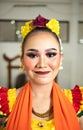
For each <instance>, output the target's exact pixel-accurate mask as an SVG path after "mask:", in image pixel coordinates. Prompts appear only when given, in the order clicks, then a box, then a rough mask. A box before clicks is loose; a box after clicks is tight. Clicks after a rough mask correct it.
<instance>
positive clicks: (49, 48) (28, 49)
mask: <svg viewBox="0 0 83 130" xmlns="http://www.w3.org/2000/svg"><path fill="white" fill-rule="evenodd" d="M51 50H56V51H57V49H56V48H49V49H46V50H45V51H51ZM27 51H35V52H39V51H38V50H37V49H28V50H27Z"/></svg>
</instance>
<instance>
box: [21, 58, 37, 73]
mask: <svg viewBox="0 0 83 130" xmlns="http://www.w3.org/2000/svg"><path fill="white" fill-rule="evenodd" d="M23 61H24V67H25V69H26V70H28V71H29V70H33V69H34V67H35V63H34V60H32V59H30V58H27V59H26V58H24V60H23Z"/></svg>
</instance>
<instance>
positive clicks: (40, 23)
mask: <svg viewBox="0 0 83 130" xmlns="http://www.w3.org/2000/svg"><path fill="white" fill-rule="evenodd" d="M36 27H39V28H44V27H47V28H48V29H50V30H51V31H52V32H54V33H56V35H57V36H58V35H59V29H60V27H59V22H58V21H57V20H56V19H51V20H48V19H46V18H44V17H42V16H41V15H39V16H38V17H36V19H33V20H31V21H28V22H26V23H25V26H22V27H21V35H22V37H23V38H25V36H26V35H27V34H28V33H29V32H31V31H32V30H33V29H34V28H36Z"/></svg>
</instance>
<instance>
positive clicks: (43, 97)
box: [22, 32, 63, 120]
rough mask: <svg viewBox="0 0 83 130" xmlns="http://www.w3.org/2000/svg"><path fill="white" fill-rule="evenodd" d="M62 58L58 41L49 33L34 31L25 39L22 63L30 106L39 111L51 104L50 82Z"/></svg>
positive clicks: (51, 82)
mask: <svg viewBox="0 0 83 130" xmlns="http://www.w3.org/2000/svg"><path fill="white" fill-rule="evenodd" d="M41 45H42V46H41ZM62 59H63V56H62V54H61V53H60V47H59V43H58V41H57V40H56V38H55V37H54V36H53V35H52V34H51V33H49V32H36V33H34V34H32V35H31V36H30V37H29V38H28V39H27V40H26V43H25V47H24V55H23V57H22V63H23V65H24V68H25V70H26V73H27V75H28V77H29V80H30V83H31V86H32V94H33V104H32V106H33V108H34V109H35V110H36V111H37V112H39V113H42V112H43V113H44V112H46V111H47V110H48V109H49V107H50V106H51V105H52V101H51V90H52V84H53V81H54V79H55V77H56V76H57V74H58V71H59V67H60V63H61V62H62ZM33 117H34V115H33ZM35 118H37V117H35ZM47 120H48V119H47Z"/></svg>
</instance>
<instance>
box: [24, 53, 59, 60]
mask: <svg viewBox="0 0 83 130" xmlns="http://www.w3.org/2000/svg"><path fill="white" fill-rule="evenodd" d="M26 55H27V56H28V57H30V58H32V59H34V58H36V57H38V55H37V54H33V53H29V54H26ZM56 55H57V53H56V52H48V53H46V56H47V57H48V58H52V57H54V56H56Z"/></svg>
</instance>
